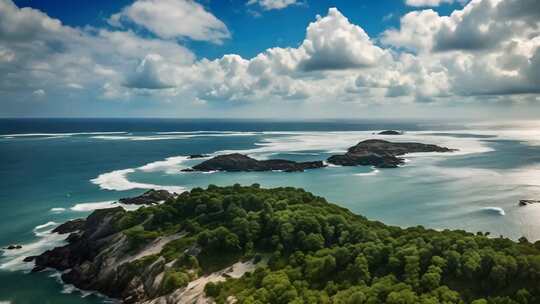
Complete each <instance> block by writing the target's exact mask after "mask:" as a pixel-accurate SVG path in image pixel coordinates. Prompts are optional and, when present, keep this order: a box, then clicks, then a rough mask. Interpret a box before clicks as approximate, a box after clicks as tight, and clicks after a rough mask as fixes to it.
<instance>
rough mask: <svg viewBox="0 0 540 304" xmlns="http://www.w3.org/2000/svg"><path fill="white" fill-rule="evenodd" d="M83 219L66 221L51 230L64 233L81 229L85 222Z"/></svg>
mask: <svg viewBox="0 0 540 304" xmlns="http://www.w3.org/2000/svg"><path fill="white" fill-rule="evenodd" d="M85 222H86V221H85V220H84V219H74V220H71V221H67V222H65V223H63V224H61V225H59V226H57V227H56V228H54V230H53V231H52V232H55V233H58V234H66V233H72V232H75V231H78V230H81V229H82V228H83V227H84V224H85Z"/></svg>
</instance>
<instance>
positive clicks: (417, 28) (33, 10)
mask: <svg viewBox="0 0 540 304" xmlns="http://www.w3.org/2000/svg"><path fill="white" fill-rule="evenodd" d="M539 105H540V1H537V0H471V1H466V0H378V1H371V0H369V1H368V0H363V1H362V0H355V1H352V0H347V1H345V0H343V1H325V0H220V1H218V0H199V1H192V0H135V1H134V0H130V1H128V0H117V1H83V0H78V1H76V0H72V1H64V0H40V1H36V0H15V1H12V0H0V117H179V118H212V117H216V118H273V119H304V118H306V119H310V118H348V119H349V118H468V119H493V118H527V119H531V118H533V119H534V118H536V117H537V116H538V114H540V107H539Z"/></svg>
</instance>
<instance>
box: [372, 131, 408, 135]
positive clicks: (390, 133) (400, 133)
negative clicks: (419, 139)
mask: <svg viewBox="0 0 540 304" xmlns="http://www.w3.org/2000/svg"><path fill="white" fill-rule="evenodd" d="M377 134H379V135H403V132H401V131H396V130H385V131H381V132H379V133H377Z"/></svg>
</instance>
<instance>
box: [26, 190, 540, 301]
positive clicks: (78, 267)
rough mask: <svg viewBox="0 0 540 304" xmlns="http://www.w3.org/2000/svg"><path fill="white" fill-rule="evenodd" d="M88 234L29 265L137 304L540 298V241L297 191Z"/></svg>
mask: <svg viewBox="0 0 540 304" xmlns="http://www.w3.org/2000/svg"><path fill="white" fill-rule="evenodd" d="M74 228H75V227H74ZM78 228H79V229H77V231H74V232H73V233H71V234H70V236H69V237H68V239H67V244H66V245H64V246H60V247H56V248H54V249H51V250H48V251H46V252H44V253H43V254H41V255H39V256H37V257H35V258H31V259H26V260H27V261H29V262H31V263H35V268H34V272H37V271H43V270H44V269H46V268H53V269H56V270H59V271H61V272H62V275H61V278H62V280H63V281H64V282H66V283H70V284H73V285H75V286H76V287H78V288H81V289H84V290H94V291H99V292H100V293H102V294H105V295H107V296H109V297H111V298H115V299H119V300H120V301H121V302H122V303H127V304H131V303H144V304H166V303H213V302H216V303H220V304H221V303H223V304H225V303H276V304H286V303H346V304H348V303H353V304H355V303H389V304H417V303H421V304H429V303H455V304H462V303H471V304H486V303H539V301H540V288H539V286H538V279H539V278H540V276H539V274H540V242H536V243H531V242H529V241H528V240H527V239H525V238H521V239H519V241H518V242H514V241H512V240H509V239H506V238H502V237H500V238H499V237H498V238H490V237H488V234H487V233H480V232H479V233H476V234H473V233H469V232H465V231H461V230H456V231H451V230H444V231H437V230H433V229H426V228H423V227H421V226H416V227H410V228H400V227H395V226H389V225H385V224H383V223H381V222H377V221H372V220H368V219H366V218H365V217H363V216H361V215H357V214H354V213H352V212H350V211H349V210H347V209H345V208H342V207H339V206H337V205H335V204H332V203H329V202H327V201H326V200H325V199H324V198H322V197H319V196H316V195H313V194H311V193H309V192H306V191H304V190H302V189H297V188H291V187H282V188H275V189H264V188H261V187H260V186H259V185H257V184H254V185H251V186H241V185H238V184H235V185H233V186H228V187H218V186H214V185H210V186H208V188H206V189H202V188H194V189H192V190H191V191H189V192H184V193H182V194H180V195H179V196H178V197H176V198H174V199H170V200H167V201H166V202H164V203H163V204H160V205H152V206H149V207H141V208H139V209H137V210H135V211H126V210H124V209H123V208H121V207H117V208H112V209H103V210H95V211H94V212H93V213H92V214H90V215H89V216H88V217H87V218H86V220H85V221H84V225H83V226H82V227H78Z"/></svg>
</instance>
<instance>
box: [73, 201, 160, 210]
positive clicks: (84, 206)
mask: <svg viewBox="0 0 540 304" xmlns="http://www.w3.org/2000/svg"><path fill="white" fill-rule="evenodd" d="M160 203H161V202H160ZM116 207H122V208H124V209H126V210H137V209H139V208H140V207H142V205H126V204H121V203H119V202H117V201H103V202H88V203H78V204H75V205H74V206H73V207H71V208H70V210H72V211H77V212H88V211H94V210H97V209H111V208H116Z"/></svg>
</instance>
